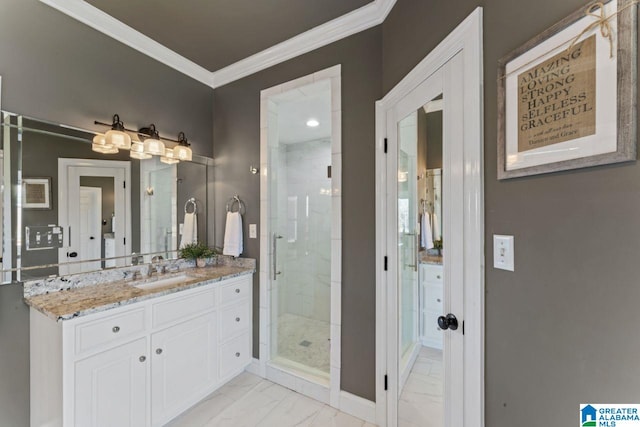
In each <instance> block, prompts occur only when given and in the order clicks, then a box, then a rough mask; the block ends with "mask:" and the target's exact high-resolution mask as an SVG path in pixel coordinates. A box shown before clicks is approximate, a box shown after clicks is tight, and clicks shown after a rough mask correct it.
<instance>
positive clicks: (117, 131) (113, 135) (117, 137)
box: [104, 114, 131, 150]
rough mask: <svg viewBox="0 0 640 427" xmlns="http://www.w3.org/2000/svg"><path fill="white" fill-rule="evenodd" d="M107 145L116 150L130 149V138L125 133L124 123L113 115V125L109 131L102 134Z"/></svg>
mask: <svg viewBox="0 0 640 427" xmlns="http://www.w3.org/2000/svg"><path fill="white" fill-rule="evenodd" d="M104 137H105V140H106V142H107V145H113V146H114V147H116V148H122V149H124V150H128V149H130V148H131V136H130V135H129V134H128V133H127V132H125V127H124V123H122V121H121V120H120V116H118V115H117V114H114V115H113V123H112V124H111V130H110V131H108V132H107V133H105V134H104Z"/></svg>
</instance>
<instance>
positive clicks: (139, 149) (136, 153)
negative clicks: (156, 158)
mask: <svg viewBox="0 0 640 427" xmlns="http://www.w3.org/2000/svg"><path fill="white" fill-rule="evenodd" d="M129 157H131V158H132V159H138V160H146V159H150V158H152V157H153V156H152V155H151V154H147V153H145V152H144V145H143V144H142V142H134V143H133V144H131V152H130V153H129Z"/></svg>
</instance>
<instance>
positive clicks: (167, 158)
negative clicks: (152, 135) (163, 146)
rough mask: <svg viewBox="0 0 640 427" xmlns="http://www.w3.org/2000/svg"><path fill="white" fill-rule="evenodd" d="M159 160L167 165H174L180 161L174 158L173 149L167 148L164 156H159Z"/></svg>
mask: <svg viewBox="0 0 640 427" xmlns="http://www.w3.org/2000/svg"><path fill="white" fill-rule="evenodd" d="M160 161H161V162H162V163H166V164H168V165H174V164H176V163H180V160H178V159H176V158H175V156H174V155H173V150H167V151H166V152H165V153H164V156H162V157H160Z"/></svg>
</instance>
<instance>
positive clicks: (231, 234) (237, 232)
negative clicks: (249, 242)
mask: <svg viewBox="0 0 640 427" xmlns="http://www.w3.org/2000/svg"><path fill="white" fill-rule="evenodd" d="M242 249H243V248H242V216H241V215H240V212H227V224H226V226H225V229H224V248H223V249H222V254H223V255H231V256H234V257H238V256H240V254H241V253H242Z"/></svg>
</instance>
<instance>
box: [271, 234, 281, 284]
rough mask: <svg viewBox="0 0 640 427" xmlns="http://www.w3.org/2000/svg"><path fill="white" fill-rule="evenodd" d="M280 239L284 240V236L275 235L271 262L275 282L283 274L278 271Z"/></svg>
mask: <svg viewBox="0 0 640 427" xmlns="http://www.w3.org/2000/svg"><path fill="white" fill-rule="evenodd" d="M278 239H282V236H281V235H279V234H278V233H273V246H272V254H271V261H272V263H273V264H272V266H271V271H272V272H273V280H276V279H277V277H278V275H279V274H281V272H280V271H278V264H277V261H278Z"/></svg>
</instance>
